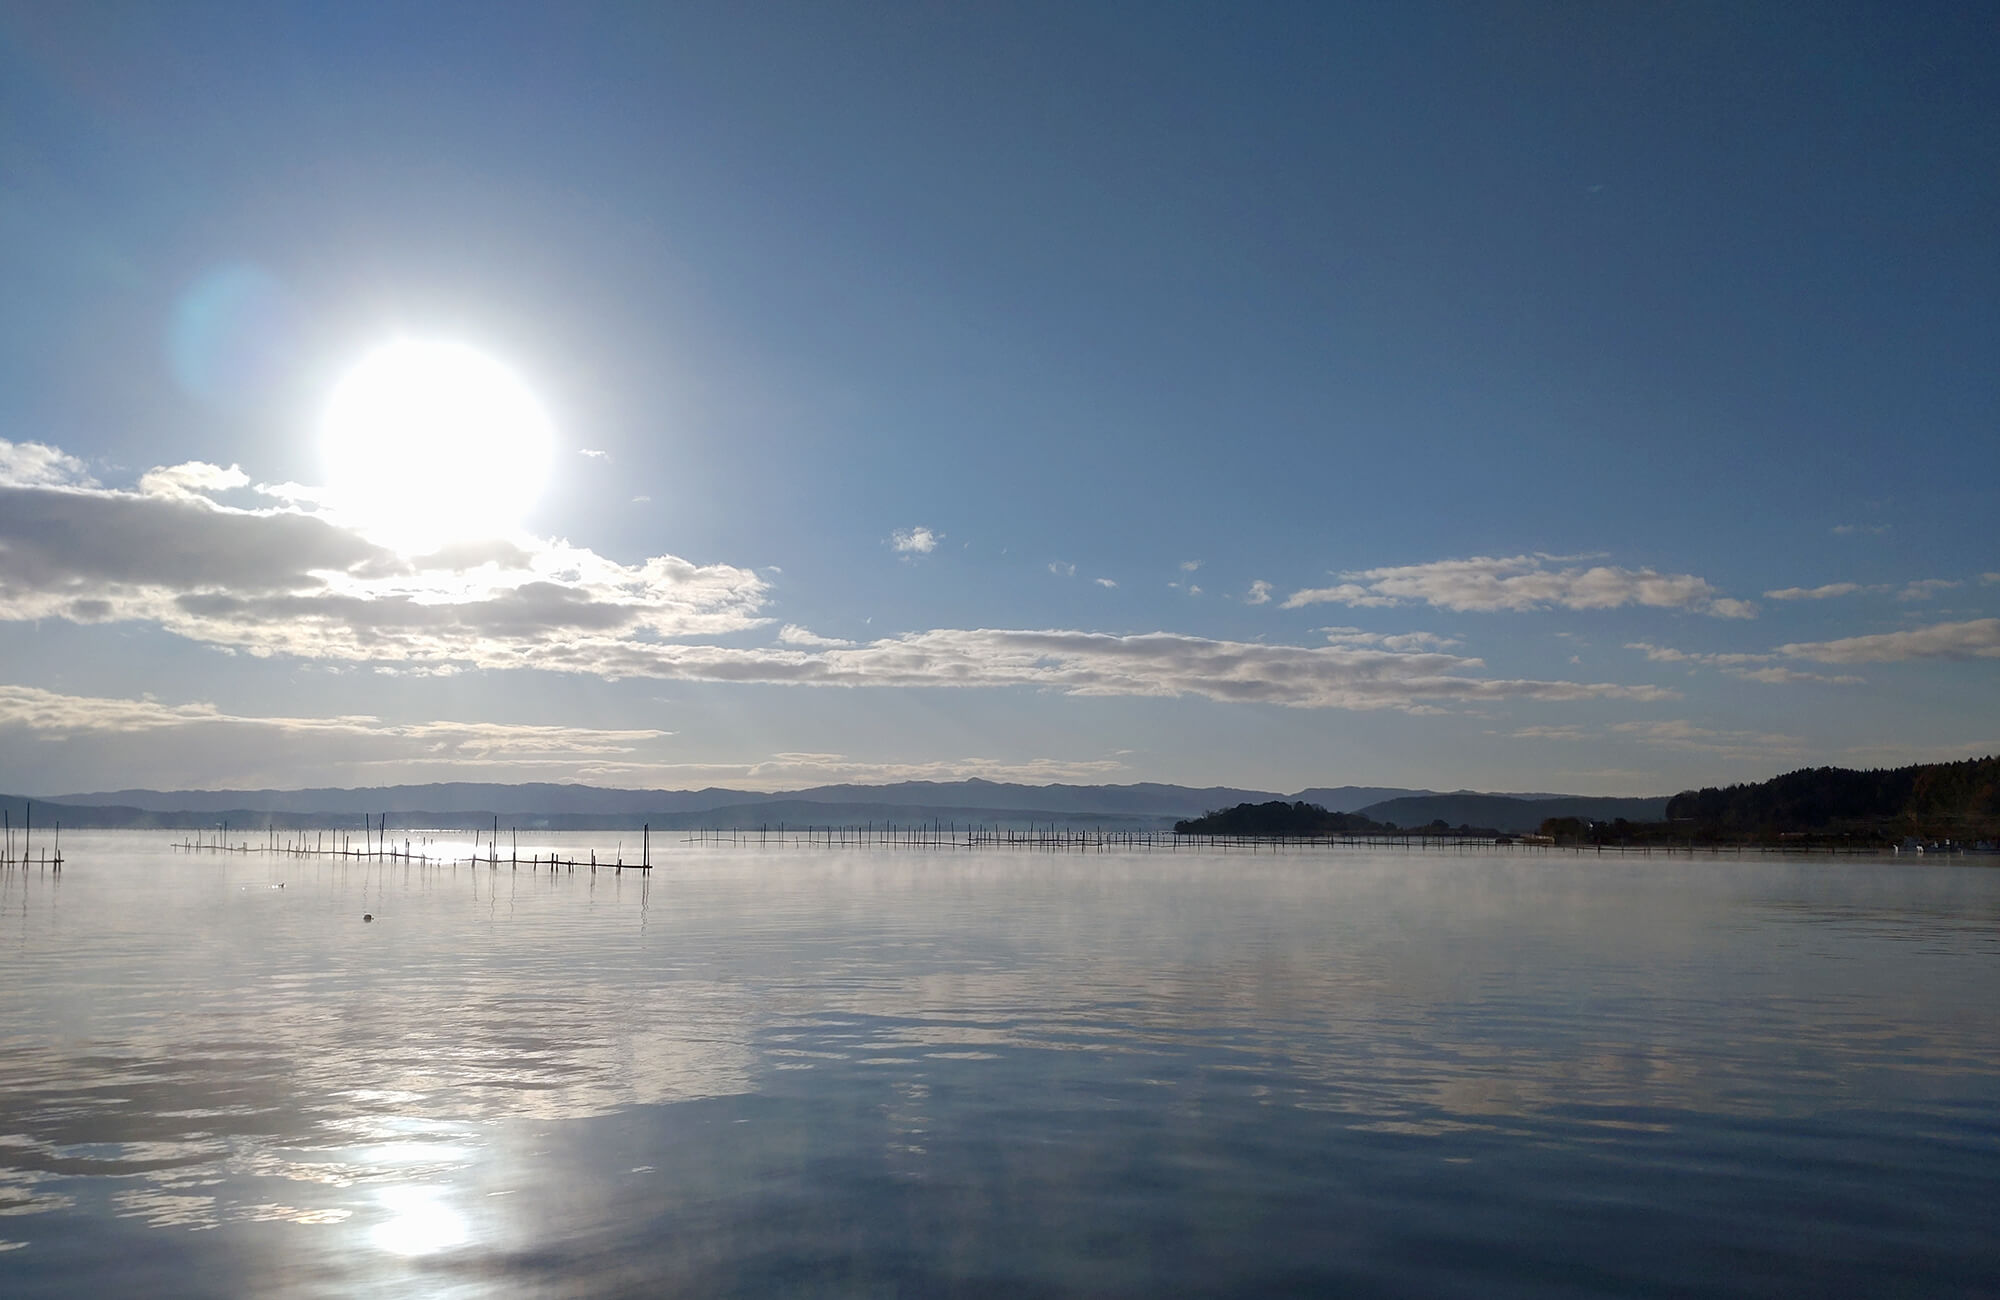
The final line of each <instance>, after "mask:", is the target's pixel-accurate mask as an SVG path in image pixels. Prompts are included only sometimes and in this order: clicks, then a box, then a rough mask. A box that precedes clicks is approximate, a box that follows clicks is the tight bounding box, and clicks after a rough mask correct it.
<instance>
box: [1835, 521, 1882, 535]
mask: <svg viewBox="0 0 2000 1300" xmlns="http://www.w3.org/2000/svg"><path fill="white" fill-rule="evenodd" d="M1893 526H1894V525H1892V524H1835V525H1834V526H1833V531H1834V532H1835V533H1836V534H1838V535H1839V536H1841V537H1852V536H1853V535H1855V534H1856V533H1869V534H1872V535H1874V536H1876V537H1880V536H1881V535H1882V534H1884V533H1886V532H1888V531H1889V530H1890V529H1891V528H1892V527H1893Z"/></svg>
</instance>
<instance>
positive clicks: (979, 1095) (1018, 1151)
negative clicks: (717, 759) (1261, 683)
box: [0, 833, 2000, 1297]
mask: <svg viewBox="0 0 2000 1300" xmlns="http://www.w3.org/2000/svg"><path fill="white" fill-rule="evenodd" d="M173 838H179V837H177V836H171V835H167V834H159V833H154V834H146V833H116V834H112V833H104V834H75V835H68V834H66V835H65V836H64V840H63V848H64V852H65V854H66V856H67V859H68V865H67V867H66V868H65V870H64V871H63V872H62V873H61V874H60V875H59V876H58V875H56V874H55V873H52V872H48V871H44V870H42V869H40V868H31V869H29V870H26V871H23V870H20V869H12V870H7V871H4V872H0V972H4V980H0V1293H5V1294H7V1295H9V1296H16V1297H20V1296H40V1295H58V1294H63V1295H67V1294H75V1293H79V1292H82V1293H89V1292H97V1293H100V1294H114V1295H122V1294H148V1295H218V1294H221V1295H229V1294H237V1295H300V1296H304V1295H312V1296H319V1295H325V1296H344V1295H365V1294H379V1295H398V1296H401V1295H468V1296H469V1295H496V1294H497V1295H536V1296H542V1295H564V1296H596V1295H625V1294H630V1295H661V1294H665V1295H690V1296H693V1295H746V1296H748V1295H760V1296H761V1295H774V1294H777V1295H783V1294H811V1295H868V1296H885V1295H902V1296H930V1295H962V1296H987V1295H991V1296H999V1295H1008V1296H1018V1295H1114V1296H1140V1295H1148V1296H1150V1295H1158V1294H1216V1293H1224V1292H1235V1293H1243V1294H1257V1293H1293V1294H1301V1293H1318V1294H1352V1295H1384V1296H1403V1295H1407V1296H1439V1295H1446V1296H1450V1295H1462V1296H1510V1295H1518V1296H1529V1295H1535V1296H1543V1295H1575V1296H1584V1295H1658V1296H1667V1295H1676V1296H1679V1295H1690V1294H1698V1295H1717V1296H1736V1295H1742V1296H1751V1295H1773V1294H1796V1295H1808V1294H1828V1293H1836V1292H1837V1293H1844V1294H1897V1293H1903V1294H1922V1295H1927V1296H1940V1295H1945V1296H1948V1295H1966V1296H1970V1295H1979V1294H1991V1293H1992V1291H1991V1288H1992V1286H1993V1279H1994V1278H1995V1277H2000V1245H1996V1241H2000V1233H1995V1232H1994V1231H1993V1228H1992V1220H1991V1194H1992V1189H1993V1188H1994V1187H1995V1186H2000V995H1996V990H2000V870H1993V869H1990V868H1984V867H1981V866H1977V865H1968V864H1967V863H1965V862H1949V863H1945V864H1943V865H1940V864H1938V863H1935V862H1921V863H1915V864H1912V863H1910V862H1908V861H1886V862H1871V861H1864V860H1856V859H1851V858H1840V859H1830V858H1759V857H1754V856H1753V857H1744V858H1740V859H1739V858H1729V857H1724V858H1709V857H1702V856H1697V857H1693V858H1689V857H1687V856H1680V857H1671V856H1664V855H1662V856H1655V857H1646V856H1638V855H1635V856H1619V855H1603V856H1601V857H1600V856H1597V855H1586V856H1578V855H1573V854H1569V853H1562V852H1554V853H1550V852H1528V851H1521V850H1512V851H1508V850H1491V851H1484V850H1482V851H1473V850H1466V851H1448V852H1438V853H1424V852H1420V851H1397V850H1359V849H1356V850H1344V849H1319V850H1313V851H1310V852H1296V853H1293V852H1285V853H1276V854H1273V853H1268V852H1267V853H1262V854H1248V853H1242V852H1233V853H1227V854H1222V853H1207V852H1187V851H1179V852H1174V851H1160V852H1150V853H1130V854H1119V853H1050V852H1036V851H1022V850H1006V849H990V850H973V851H967V850H949V849H946V850H918V849H879V848H878V849H866V850H861V849H851V850H831V849H824V848H812V849H807V848H775V847H765V848H755V847H748V846H745V847H735V846H692V845H686V844H682V843H680V842H679V841H678V840H662V839H661V838H660V837H655V840H654V845H653V850H654V860H655V862H656V863H658V864H659V866H658V869H656V870H655V871H653V872H652V873H650V874H649V875H648V874H642V873H637V872H624V873H614V872H611V871H609V870H599V871H597V872H595V873H592V872H590V871H589V870H588V869H587V868H579V869H578V870H576V871H573V872H571V871H558V872H554V873H551V872H548V871H546V870H542V871H534V870H530V869H529V868H527V867H525V866H523V867H521V868H519V869H510V867H509V866H508V864H507V863H506V862H504V861H503V862H502V863H500V864H499V866H498V867H497V868H493V867H488V866H479V867H471V866H465V865H460V866H457V867H425V866H421V865H414V864H412V865H405V864H402V863H381V862H374V861H368V862H360V861H354V860H339V859H326V858H288V857H274V856H265V855H262V854H247V855H234V854H232V855H215V854H188V853H182V852H176V851H173V850H172V849H171V848H170V847H169V844H168V841H169V840H170V839H173ZM626 838H627V839H628V840H629V838H630V837H626ZM614 842H615V841H614V837H597V836H582V835H579V836H562V837H552V838H544V839H542V840H539V841H538V842H537V845H536V846H534V851H539V852H547V850H548V848H549V847H550V846H552V845H557V844H559V845H560V847H561V851H562V852H563V853H564V854H565V855H567V854H569V853H571V852H572V851H573V850H575V851H579V852H581V853H585V854H587V853H588V851H589V850H590V849H591V848H593V847H594V848H596V849H598V850H599V852H600V855H601V856H603V855H605V854H604V851H605V850H606V849H608V848H611V847H612V846H613V844H614ZM626 847H627V848H629V847H630V845H629V844H628V845H627V846H626ZM530 851H531V850H530V846H529V845H528V844H527V842H526V841H525V840H524V841H523V843H522V852H523V853H524V854H525V853H528V852H530ZM627 856H628V858H629V857H630V856H631V855H630V854H629V853H628V854H627ZM364 914H365V915H370V916H372V917H373V918H374V919H373V920H372V921H364V920H363V919H362V918H363V916H364Z"/></svg>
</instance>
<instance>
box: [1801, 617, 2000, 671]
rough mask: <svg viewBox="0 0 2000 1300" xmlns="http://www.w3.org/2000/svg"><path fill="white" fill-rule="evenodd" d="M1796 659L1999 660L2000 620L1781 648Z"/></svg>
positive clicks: (1834, 661) (1870, 661)
mask: <svg viewBox="0 0 2000 1300" xmlns="http://www.w3.org/2000/svg"><path fill="white" fill-rule="evenodd" d="M1778 653H1779V654H1781V655H1787V656H1789V657H1791V658H1794V659H1808V660H1811V661H1813V662H1815V663H1825V664H1879V663H1895V662H1899V661H1902V660H1908V659H2000V618H1976V619H1972V620H1970V621H1968V622H1963V623H1933V624H1931V625H1930V626H1929V627H1918V628H1910V629H1908V630H1906V631H1902V632H1878V633H1875V634H1873V635H1870V636H1850V637H1842V638H1840V639H1839V640H1835V641H1795V642H1793V643H1791V644H1790V645H1781V646H1779V647H1778Z"/></svg>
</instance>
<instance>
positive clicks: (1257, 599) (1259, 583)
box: [1243, 578, 1271, 605]
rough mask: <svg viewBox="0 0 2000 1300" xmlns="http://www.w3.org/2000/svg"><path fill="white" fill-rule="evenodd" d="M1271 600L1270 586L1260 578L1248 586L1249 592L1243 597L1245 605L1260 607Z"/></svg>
mask: <svg viewBox="0 0 2000 1300" xmlns="http://www.w3.org/2000/svg"><path fill="white" fill-rule="evenodd" d="M1270 599H1271V584H1270V583H1268V582H1266V581H1264V580H1263V579H1262V578H1259V579H1257V580H1256V581H1255V582H1253V583H1251V584H1250V591H1249V593H1248V594H1247V595H1245V596H1244V597H1243V603H1244V604H1246V605H1262V604H1264V603H1265V602H1267V601H1269V600H1270Z"/></svg>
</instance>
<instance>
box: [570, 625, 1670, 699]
mask: <svg viewBox="0 0 2000 1300" xmlns="http://www.w3.org/2000/svg"><path fill="white" fill-rule="evenodd" d="M537 666H539V667H545V668H552V669H564V668H572V669H573V670H576V671H589V672H595V673H597V674H599V675H603V676H610V677H666V678H685V679H693V680H701V681H729V682H766V683H775V684H790V685H810V686H849V687H859V686H883V687H961V688H963V687H1008V686H1029V687H1035V688H1039V689H1045V690H1053V691H1060V692H1063V693H1066V694H1070V695H1082V696H1119V695H1124V696H1180V695H1195V696H1203V697H1206V698H1208V699H1214V700H1221V701H1226V702H1231V703H1254V704H1277V705H1284V706H1287V707H1291V708H1307V709H1315V708H1339V709H1382V708H1403V709H1409V708H1416V707H1419V706H1422V705H1425V704H1427V703H1440V702H1441V703H1459V702H1483V701H1489V700H1499V699H1538V700H1585V699H1628V700H1661V699H1671V698H1675V693H1674V692H1672V691H1669V690H1664V689H1662V688H1660V687H1657V686H1651V685H1640V686H1626V685H1618V684H1612V683H1606V682H1567V681H1539V680H1529V679H1518V678H1508V679H1496V678H1487V677H1481V676H1477V675H1476V674H1477V672H1478V670H1480V669H1482V668H1483V667H1484V666H1485V665H1484V663H1483V661H1481V660H1478V659H1473V658H1463V657H1460V656H1456V655H1449V654H1442V653H1435V652H1432V653H1418V652H1404V651H1392V650H1388V649H1386V648H1376V647H1358V646H1340V645H1330V646H1321V647H1305V646H1287V645H1267V644H1263V643H1258V642H1241V641H1216V640H1209V639H1206V638H1202V637H1193V636H1184V635H1179V634H1175V633H1168V632H1154V633H1148V634H1144V635H1137V636H1114V635H1110V634H1106V633H1096V632H1076V631H1063V630H1046V631H1009V630H1000V629H991V628H979V629H938V630H935V631H929V632H916V633H911V634H909V635H906V636H901V637H894V638H888V639H884V640H879V641H874V642H869V643H866V644H863V645H859V646H855V647H853V648H851V649H833V650H824V651H814V652H807V651H804V650H776V649H754V648H752V649H744V648H736V647H728V646H718V645H682V644H657V645H652V644H639V643H633V642H629V641H617V642H613V641H608V640H605V639H599V638H591V639H589V640H587V641H583V642H580V643H575V644H571V645H568V646H565V647H562V648H560V649H558V650H552V651H551V652H550V653H549V654H547V655H545V656H543V657H541V658H540V659H539V660H538V661H537Z"/></svg>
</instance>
